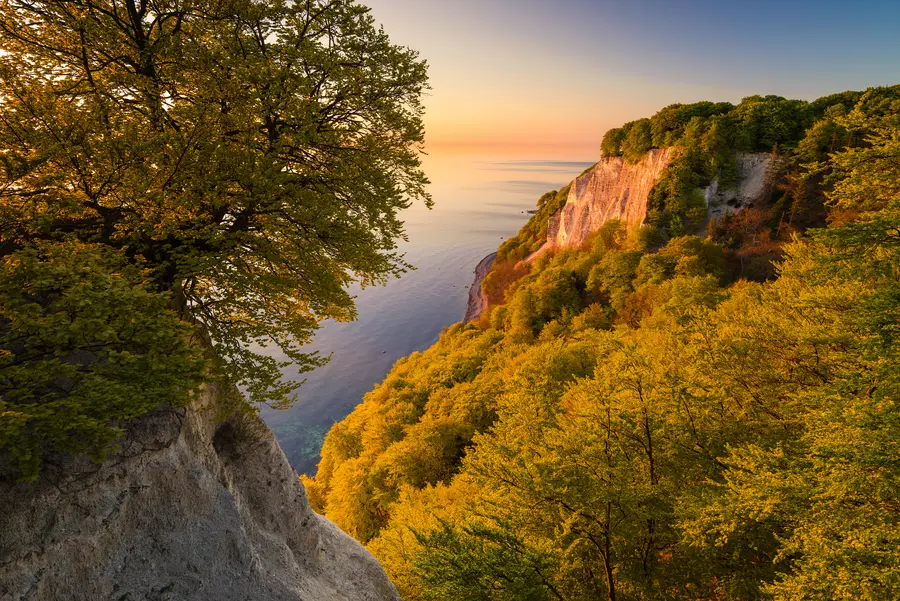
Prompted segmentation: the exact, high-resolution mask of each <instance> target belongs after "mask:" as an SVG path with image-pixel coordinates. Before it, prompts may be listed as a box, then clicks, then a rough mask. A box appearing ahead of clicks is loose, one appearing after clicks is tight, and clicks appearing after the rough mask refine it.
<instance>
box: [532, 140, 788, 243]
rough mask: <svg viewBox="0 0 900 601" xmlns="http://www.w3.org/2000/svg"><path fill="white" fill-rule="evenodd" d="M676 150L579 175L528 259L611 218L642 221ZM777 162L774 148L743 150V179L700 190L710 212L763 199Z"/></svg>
mask: <svg viewBox="0 0 900 601" xmlns="http://www.w3.org/2000/svg"><path fill="white" fill-rule="evenodd" d="M676 152H677V149H676V148H664V149H654V150H651V151H650V152H648V153H647V156H645V157H644V158H643V159H642V160H641V161H640V162H638V163H636V164H634V165H629V164H627V163H625V161H624V160H622V159H621V158H619V157H610V158H605V159H603V160H601V161H600V162H599V163H597V164H596V165H595V166H594V168H593V169H591V170H590V171H588V172H587V173H585V174H584V175H582V176H580V177H578V178H576V179H575V181H574V182H572V187H571V189H570V190H569V196H568V198H567V199H566V204H565V205H563V207H562V209H560V210H559V211H558V212H557V213H555V214H554V215H552V216H551V217H550V221H549V223H548V226H547V243H546V244H545V245H544V247H542V248H541V249H540V250H539V251H537V252H536V253H534V254H533V255H532V256H531V257H529V260H533V259H534V258H536V257H537V256H539V255H540V254H541V253H542V252H544V251H546V250H549V249H552V248H572V247H577V246H580V245H581V244H583V243H584V241H585V240H586V239H587V238H588V236H590V235H591V234H592V233H594V232H596V231H597V230H598V229H600V227H601V226H602V225H603V224H604V223H606V222H608V221H610V220H612V219H618V220H620V221H621V222H623V223H624V224H625V225H626V226H627V227H628V228H629V229H631V228H635V227H639V226H640V225H641V224H643V222H644V219H645V218H646V216H647V201H648V198H649V195H650V190H651V189H653V186H654V185H655V184H656V182H658V181H659V178H660V177H661V176H662V174H663V172H664V171H665V169H666V167H668V166H669V163H670V162H671V161H672V160H673V159H674V158H675V153H676ZM773 167H774V165H773V159H772V155H771V154H769V153H765V152H764V153H757V154H738V155H737V170H738V182H737V185H736V186H735V187H734V188H731V189H721V188H720V186H719V183H718V181H713V182H712V183H711V184H710V185H709V186H708V187H707V188H705V189H703V190H701V191H702V192H703V194H704V197H705V198H706V204H707V208H708V215H709V217H710V218H719V217H721V216H722V215H723V214H724V213H725V212H726V211H728V212H731V213H735V212H737V211H740V210H741V209H743V208H746V207H749V206H753V205H754V204H755V203H757V202H760V201H761V200H763V199H764V198H765V196H766V195H767V194H768V193H769V192H771V186H772V181H771V180H772V178H771V176H772V171H773Z"/></svg>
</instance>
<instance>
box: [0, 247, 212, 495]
mask: <svg viewBox="0 0 900 601" xmlns="http://www.w3.org/2000/svg"><path fill="white" fill-rule="evenodd" d="M144 276H145V274H144V273H142V272H141V271H140V270H138V269H136V268H135V267H133V266H127V265H125V263H124V261H123V260H120V259H118V258H117V257H116V256H115V255H113V253H111V252H109V251H108V250H103V249H101V248H100V247H95V246H91V245H86V244H78V243H71V244H57V243H45V244H42V245H39V246H31V247H26V248H25V249H23V250H21V251H18V252H16V253H14V254H11V255H7V256H6V257H5V258H4V260H3V262H2V264H0V417H2V421H0V449H5V450H6V451H7V452H8V453H9V454H10V456H11V458H12V460H13V464H14V467H15V468H16V469H17V471H18V473H19V475H20V478H21V479H25V480H30V479H34V478H36V477H37V475H38V473H39V470H40V467H41V463H42V458H43V454H44V452H45V451H47V450H55V451H62V452H66V453H70V454H73V455H82V454H85V455H88V456H90V457H91V458H92V459H94V460H95V461H102V460H103V459H105V458H106V457H107V455H108V453H109V452H110V450H111V446H112V444H113V442H114V441H115V439H116V438H118V437H119V436H120V435H121V434H122V429H121V427H120V424H121V422H123V421H125V420H129V419H133V418H136V417H138V416H141V415H144V414H146V413H148V412H149V411H151V410H152V409H154V408H156V407H159V406H160V405H172V406H176V407H181V406H184V405H186V404H187V403H188V402H189V401H191V400H192V398H193V397H194V394H195V392H196V391H197V389H198V386H199V385H200V384H201V382H203V380H204V376H203V374H204V372H205V361H204V359H203V357H202V356H201V353H202V351H201V350H200V348H199V346H198V345H196V344H191V343H190V340H189V338H190V336H191V333H192V330H191V328H190V327H189V326H188V325H186V324H184V323H183V322H181V321H179V319H178V317H177V315H176V314H175V313H174V312H172V311H169V310H168V302H169V298H168V296H169V295H168V294H160V293H154V292H149V291H147V290H146V289H145V287H144V282H143V279H142V278H143V277H144Z"/></svg>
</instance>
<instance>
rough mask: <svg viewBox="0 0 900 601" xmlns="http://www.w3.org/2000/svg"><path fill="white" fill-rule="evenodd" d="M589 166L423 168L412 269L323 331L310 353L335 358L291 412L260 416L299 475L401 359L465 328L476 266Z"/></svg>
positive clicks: (365, 295) (465, 161) (426, 162)
mask: <svg viewBox="0 0 900 601" xmlns="http://www.w3.org/2000/svg"><path fill="white" fill-rule="evenodd" d="M591 164H592V163H591V162H589V161H587V160H584V159H583V157H567V156H565V155H562V156H561V157H560V156H558V157H555V158H552V159H547V158H541V157H533V156H527V155H525V156H523V155H522V154H519V155H514V156H497V155H496V154H493V155H489V154H484V155H477V154H460V153H453V152H446V153H431V154H428V155H427V156H425V157H424V159H423V168H424V170H425V173H426V174H427V175H428V177H429V179H430V180H431V185H430V187H429V192H430V193H431V195H432V198H433V200H434V207H433V208H432V209H428V208H427V207H425V206H424V204H422V203H418V204H416V205H414V206H412V207H410V208H409V209H407V210H406V211H404V213H403V218H404V221H405V223H406V231H407V235H408V238H409V239H408V241H404V242H402V243H401V245H400V248H401V250H402V251H403V252H404V253H405V259H406V260H407V262H409V263H411V264H412V265H414V266H415V270H414V271H409V272H407V273H406V274H404V275H402V276H401V277H399V278H395V279H392V280H391V281H390V282H389V283H388V284H387V285H385V286H376V287H367V288H365V289H359V288H358V287H357V288H354V289H353V290H352V293H353V294H354V296H355V297H356V306H357V312H358V318H357V319H356V320H355V321H353V322H350V323H337V322H325V323H324V324H323V327H322V328H320V329H319V330H318V331H317V332H316V335H315V339H314V340H313V342H312V343H311V345H310V347H309V349H310V350H317V351H319V352H320V353H321V354H323V355H330V356H331V360H330V362H329V363H328V364H327V365H325V366H324V367H321V368H318V369H316V370H315V371H313V372H310V373H307V374H304V375H303V376H298V375H296V373H295V372H292V371H291V370H290V368H288V369H286V370H285V377H287V378H292V379H305V380H306V382H305V383H304V384H303V385H302V386H301V387H300V389H299V390H298V393H297V400H296V402H295V403H294V404H293V406H292V407H291V408H289V409H281V410H276V409H271V408H268V407H264V408H263V409H262V410H261V411H262V417H263V419H264V420H265V422H266V423H267V424H268V425H269V427H270V428H271V429H272V430H273V431H274V432H275V435H276V437H277V438H278V441H279V443H280V444H281V447H282V449H284V452H285V454H286V455H287V457H288V459H289V461H290V462H291V464H292V465H293V466H294V468H295V469H296V470H297V472H298V473H304V474H308V475H314V474H315V470H316V465H317V464H318V462H319V453H320V450H321V448H322V443H323V441H324V438H325V435H326V434H327V433H328V430H329V429H330V428H331V426H332V425H333V424H334V423H335V422H337V421H340V420H341V419H343V418H344V417H345V416H347V415H348V414H349V413H350V412H351V411H353V408H354V407H355V406H356V405H357V404H359V403H360V402H361V401H362V398H363V396H364V395H365V394H366V393H367V392H369V391H370V390H372V388H374V387H375V385H377V384H378V383H380V382H381V381H382V380H383V379H384V377H385V375H387V373H388V372H389V371H390V369H391V366H392V365H393V364H394V363H395V362H396V361H397V360H398V359H400V358H402V357H405V356H407V355H409V354H411V353H413V352H416V351H422V350H424V349H426V348H428V347H429V346H431V345H432V344H433V343H434V342H435V341H436V340H437V339H438V336H439V335H440V333H441V331H442V330H443V329H444V328H446V327H448V326H450V325H452V324H454V323H456V322H458V321H461V320H462V318H463V315H464V313H465V310H466V302H467V298H468V292H469V286H471V284H472V280H473V277H474V270H475V266H476V265H477V264H478V262H479V261H480V260H481V259H482V258H484V257H485V256H487V255H488V254H490V253H491V252H493V251H495V250H496V249H497V247H498V246H499V245H500V244H501V243H502V242H503V241H504V240H505V239H507V238H509V237H511V236H514V235H515V234H516V232H517V231H518V230H519V228H521V227H522V226H523V225H524V224H525V223H526V222H527V221H528V219H529V217H530V215H529V213H528V211H529V210H533V209H534V208H535V206H536V203H537V200H538V198H540V196H541V195H542V194H544V193H545V192H549V191H552V190H558V189H560V188H562V187H563V186H565V185H566V184H567V183H569V182H570V181H572V179H573V178H575V177H576V176H577V175H578V174H580V173H581V172H582V171H584V170H585V169H586V168H588V167H590V166H591Z"/></svg>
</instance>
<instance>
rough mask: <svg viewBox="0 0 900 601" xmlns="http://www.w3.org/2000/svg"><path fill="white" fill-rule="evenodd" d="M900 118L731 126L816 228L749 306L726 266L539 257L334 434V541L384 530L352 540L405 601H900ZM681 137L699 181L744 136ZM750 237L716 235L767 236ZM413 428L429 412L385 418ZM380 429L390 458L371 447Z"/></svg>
mask: <svg viewBox="0 0 900 601" xmlns="http://www.w3.org/2000/svg"><path fill="white" fill-rule="evenodd" d="M893 94H894V92H893V90H890V89H889V90H876V91H875V92H874V93H871V94H870V93H869V92H867V93H865V94H861V95H858V96H857V95H853V94H847V95H841V96H840V97H831V98H829V99H826V100H824V101H822V102H817V103H811V104H810V105H808V106H807V105H805V104H802V105H801V104H797V103H793V102H788V101H785V102H782V101H781V100H779V99H777V98H751V99H747V100H745V102H744V103H742V105H741V106H742V107H743V108H741V109H740V110H741V115H743V116H746V122H743V124H742V125H741V126H740V127H742V128H746V129H747V131H749V130H751V129H752V130H753V132H755V133H754V134H753V135H754V136H757V139H766V140H771V139H774V138H771V137H770V138H765V137H766V136H774V137H778V136H793V139H794V140H795V142H796V141H799V140H802V142H799V144H800V145H799V146H798V147H797V155H796V156H798V157H799V156H800V155H803V156H804V157H805V158H804V159H803V160H809V161H810V163H808V164H806V165H804V166H799V165H797V164H793V166H792V167H791V168H792V169H797V170H798V171H797V173H803V174H807V175H809V177H808V178H807V181H806V184H807V186H808V188H809V190H808V192H809V193H810V194H819V195H822V196H824V197H826V199H827V203H828V204H827V207H828V209H827V210H828V217H829V219H830V221H831V223H832V225H831V226H830V227H827V228H821V229H810V230H808V233H807V235H806V236H805V237H800V236H796V235H795V236H794V237H793V238H792V239H791V241H790V242H789V243H787V244H786V245H785V246H784V247H783V248H782V249H781V250H782V252H783V256H784V259H783V261H782V262H780V263H779V265H778V267H777V275H778V277H777V278H775V279H772V280H770V281H766V282H763V283H752V282H747V281H744V280H737V281H735V280H734V278H733V276H734V272H732V271H731V269H730V268H731V266H730V264H729V262H728V259H729V256H730V255H729V253H730V252H733V249H731V248H726V247H725V246H724V245H723V244H720V243H718V242H715V241H714V240H711V239H704V238H701V237H698V236H692V235H687V236H679V237H670V238H669V240H668V242H667V243H664V244H662V243H661V242H659V241H656V242H654V243H652V244H651V243H649V242H648V240H647V239H643V240H641V239H640V237H639V236H637V235H633V236H630V237H625V236H623V235H622V232H621V230H620V229H619V226H618V224H616V225H614V226H611V227H610V228H609V229H607V230H605V231H602V232H598V233H597V235H596V236H595V238H594V239H592V240H590V241H588V243H586V244H585V245H583V247H582V248H580V249H568V250H560V251H555V252H554V251H550V252H546V253H543V254H542V255H541V256H540V257H539V258H537V259H536V260H534V261H532V262H531V263H530V264H529V265H528V269H527V272H525V273H523V274H522V275H520V276H519V277H518V279H516V280H515V281H513V282H512V283H510V284H509V286H508V288H507V290H506V296H507V299H506V300H507V301H508V302H507V303H506V304H505V305H502V306H495V307H491V308H490V309H489V314H488V315H487V316H486V318H485V320H484V321H483V322H482V323H481V324H480V326H479V327H476V326H474V325H469V326H465V327H462V326H456V327H454V328H452V329H451V330H450V331H448V332H447V333H446V334H445V335H444V336H443V337H442V338H441V340H440V342H439V343H438V344H437V345H436V346H435V347H433V348H432V349H429V351H427V352H426V353H425V354H423V355H421V356H415V357H414V358H412V359H410V360H409V361H406V362H401V363H399V364H398V365H397V366H396V367H395V369H394V371H393V372H392V373H391V375H390V376H389V377H388V379H387V380H386V382H385V384H384V385H382V387H380V388H379V389H377V390H376V391H375V392H373V393H372V394H370V395H369V396H368V397H367V399H366V403H364V405H363V407H362V408H360V409H358V410H357V411H356V412H354V414H353V415H351V416H350V417H349V418H348V419H347V420H346V421H345V422H343V423H342V424H339V425H337V426H336V427H335V429H334V430H333V431H332V434H330V435H329V440H328V441H327V442H326V450H325V459H324V460H323V473H322V474H321V475H320V476H318V477H317V479H316V481H315V482H314V483H313V485H314V486H316V487H318V488H317V489H316V490H317V491H319V492H322V498H323V504H324V509H325V511H326V515H328V516H329V517H332V518H333V519H336V520H338V521H339V523H341V522H340V520H342V519H345V515H346V513H345V512H346V510H345V509H344V508H345V507H346V506H347V504H348V499H349V500H352V501H353V502H354V503H356V504H355V505H354V506H353V507H354V510H355V511H357V512H358V513H357V514H355V517H354V519H355V520H357V521H358V522H359V523H372V524H374V527H370V528H368V529H367V530H365V532H364V536H360V539H361V540H364V541H367V542H368V544H369V546H370V549H372V551H373V552H374V553H375V554H376V556H377V557H378V558H379V559H380V560H381V561H382V563H383V565H384V566H385V567H386V569H387V571H388V573H389V574H390V575H391V577H392V579H394V581H395V582H396V583H397V584H398V586H399V588H400V591H401V593H402V595H403V596H404V598H405V599H409V600H412V601H417V600H424V599H436V600H437V599H440V600H443V599H447V600H449V599H473V600H474V599H477V600H489V599H519V598H523V599H557V600H559V601H582V600H585V601H586V600H588V599H598V598H602V599H610V600H613V601H615V600H622V599H625V600H628V601H656V600H659V599H667V600H684V601H688V600H691V601H693V600H697V599H703V600H710V601H712V600H717V599H734V600H738V601H756V600H759V599H774V600H778V601H826V600H828V601H833V600H841V601H851V600H853V601H856V600H863V601H888V600H891V599H895V598H897V597H898V596H900V579H898V576H897V575H898V574H900V551H898V549H900V534H898V533H900V517H898V512H897V511H896V509H897V507H898V506H900V493H898V491H900V462H898V461H897V458H898V447H897V441H898V440H900V419H898V417H897V415H898V412H897V398H898V396H900V377H898V374H900V365H898V359H897V358H898V357H900V352H898V351H900V349H898V348H897V343H898V340H900V310H898V306H900V284H898V282H900V268H898V265H900V234H898V232H900V189H898V187H897V181H900V137H898V134H897V132H898V131H900V128H898V127H897V125H898V121H897V115H898V114H900V104H896V108H892V107H894V106H895V103H896V99H895V98H894V96H893ZM843 102H846V103H849V104H850V105H852V106H850V107H849V108H847V106H845V104H842V103H843ZM854 103H855V104H854ZM834 107H838V108H834ZM841 107H843V108H841ZM739 108H740V107H739ZM709 110H712V109H709ZM734 110H735V111H736V110H738V109H737V108H735V109H734ZM728 112H730V110H729V109H725V110H724V112H720V113H716V114H715V115H713V117H712V119H716V118H718V117H721V116H723V115H725V113H728ZM801 117H802V118H807V117H808V118H809V119H810V121H809V123H808V125H809V126H811V127H809V128H808V129H807V130H806V133H805V134H804V135H803V136H799V137H798V136H796V135H795V133H794V132H792V131H791V130H790V127H787V125H789V124H790V122H792V120H793V119H800V118H801ZM673 122H674V121H673ZM823 122H825V123H826V125H819V124H821V123H823ZM682 123H683V128H682V130H680V133H679V136H681V137H683V138H690V139H696V140H699V142H698V144H699V146H698V148H700V150H701V152H702V153H704V154H705V156H706V158H709V156H710V155H715V154H716V153H718V152H720V151H721V149H722V148H728V145H729V144H731V143H732V142H729V141H728V140H733V139H736V138H730V137H729V136H732V135H734V136H739V135H744V134H741V129H740V128H738V127H737V126H735V128H734V129H732V130H731V132H732V133H727V131H726V133H723V132H722V131H719V132H714V134H712V135H711V134H710V131H711V130H712V129H713V125H709V127H706V125H704V124H703V122H702V117H698V116H697V115H693V116H691V118H690V119H684V120H683V121H682ZM652 125H653V123H652V121H651V131H652ZM727 125H728V124H727V123H723V127H726V126H727ZM783 126H784V127H783ZM671 127H673V128H674V127H675V126H671ZM716 127H718V126H716ZM785 128H786V129H785ZM669 131H674V129H665V128H658V132H662V133H660V135H664V133H666V132H669ZM658 132H657V133H658ZM785 132H787V133H785ZM823 132H825V133H823ZM828 132H831V133H834V132H839V133H840V136H839V138H840V139H839V140H838V141H837V144H838V146H835V147H834V148H830V147H827V148H826V147H825V146H823V144H825V145H828V144H831V142H830V141H828V140H827V138H828V135H826V133H828ZM654 135H655V134H654ZM829 135H830V134H829ZM779 139H780V140H782V141H783V140H784V138H783V137H782V138H779ZM832 139H834V136H832ZM723 140H724V142H723ZM766 143H768V141H767V142H766ZM778 143H779V144H780V143H781V142H778ZM723 145H724V146H723ZM790 152H791V153H792V152H793V151H790ZM701 156H702V155H701ZM791 156H794V155H791ZM685 161H688V159H685ZM695 166H696V167H697V168H698V169H699V168H700V167H703V161H701V160H699V159H698V160H697V163H696V165H695ZM708 166H709V164H707V165H706V167H704V168H707V167H708ZM685 172H686V173H692V174H695V173H697V171H694V170H693V166H692V165H691V164H690V163H687V167H686V168H685ZM707 173H710V172H707ZM720 173H721V171H720ZM670 183H671V182H670ZM676 191H677V188H676ZM672 197H674V195H672ZM667 198H669V197H667ZM760 215H762V213H761V212H759V213H753V211H751V210H745V211H742V213H741V214H739V216H735V217H734V222H733V224H732V225H731V226H729V227H732V228H734V227H737V225H735V224H739V223H744V224H745V225H746V226H747V227H748V231H755V232H757V233H758V232H759V229H758V226H755V225H754V226H753V227H750V226H751V225H752V224H753V223H754V220H759V219H764V218H763V217H760ZM676 216H677V215H676ZM740 220H744V221H743V222H741V221H740ZM754 228H755V229H754ZM646 229H647V232H649V233H653V232H654V231H655V230H653V229H650V228H646ZM671 233H672V232H671V231H670V234H671ZM647 237H648V238H649V236H647ZM763 242H765V241H758V243H760V244H762V243H763ZM742 258H743V257H742ZM482 328H483V329H482ZM476 341H481V342H476ZM488 341H489V343H488ZM473 345H475V346H474V347H473ZM451 357H453V360H452V361H448V359H449V358H451ZM426 358H427V360H425V359H426ZM467 370H468V371H467ZM466 374H467V375H466ZM398 379H402V380H403V381H404V382H407V381H408V382H415V384H414V385H413V386H408V385H406V384H404V385H400V384H399V382H398ZM426 383H427V384H426ZM413 391H415V394H414V395H413V397H414V399H415V400H414V401H413V400H409V401H407V400H406V399H409V398H410V397H409V395H410V394H412V393H413ZM405 402H411V403H414V404H415V406H416V407H423V408H424V409H423V410H421V411H419V410H418V409H417V410H414V411H413V410H408V411H404V412H400V413H394V412H395V407H397V406H399V405H400V404H402V403H405ZM471 406H476V407H489V410H487V411H485V412H484V413H480V414H479V415H483V416H485V417H486V418H485V419H484V420H483V421H480V422H479V423H478V424H477V425H474V422H472V423H473V426H472V427H470V428H463V427H460V428H459V429H457V430H452V429H447V430H441V429H440V428H436V427H435V424H438V423H443V422H442V421H441V420H442V419H443V416H444V415H446V411H447V410H448V409H449V410H450V412H451V414H453V413H455V412H459V411H460V410H461V408H469V407H471ZM468 410H469V409H467V410H466V411H468ZM378 415H382V416H384V418H385V419H384V420H383V421H382V422H380V424H381V425H379V426H378V428H385V429H386V430H387V431H389V432H395V433H397V434H395V435H394V436H395V438H396V439H398V440H402V441H403V442H402V444H397V443H394V444H391V445H387V446H385V445H384V444H383V443H382V442H381V441H382V440H383V436H382V435H372V434H370V432H372V431H373V430H375V427H374V426H373V425H372V424H375V423H379V422H378V420H379V419H381V418H378V417H376V416H378ZM388 416H390V417H388ZM436 431H440V432H445V431H455V432H461V431H464V432H465V435H463V436H460V435H456V437H455V438H454V437H453V436H451V435H448V434H441V435H435V434H434V432H436ZM350 432H353V433H354V434H353V435H352V436H350V435H349V433H350ZM413 439H415V440H413ZM348 441H349V442H348ZM435 441H441V442H440V443H439V444H436V443H435ZM448 441H450V442H448ZM454 441H456V442H454ZM446 449H453V451H452V452H447V451H446ZM394 450H396V451H397V452H396V453H395V452H394ZM398 453H399V454H398ZM404 454H406V456H404ZM370 455H371V456H372V457H374V458H372V459H368V458H367V459H365V460H362V459H361V458H363V457H369V456H370ZM345 457H346V458H345ZM382 462H383V463H382ZM419 464H421V465H422V466H423V468H425V469H427V470H428V471H429V472H431V473H439V474H440V476H439V477H431V478H430V479H419V480H416V479H415V477H414V476H413V475H412V474H411V473H408V472H407V471H404V475H403V477H402V482H400V483H399V484H398V486H399V489H397V490H396V491H395V492H391V493H389V494H385V493H380V494H381V495H382V496H379V490H380V489H378V484H377V482H379V478H381V477H382V476H380V475H379V474H380V473H381V472H382V471H383V470H385V469H389V468H387V467H378V466H392V465H398V466H413V465H419ZM426 466H427V467H426ZM438 466H442V470H441V469H438ZM379 470H381V471H379ZM403 470H408V467H403V468H402V470H401V471H403ZM352 483H356V484H355V485H356V486H357V488H355V489H354V488H353V486H351V484H352ZM370 483H371V484H370ZM369 487H371V490H370V489H369ZM384 499H388V502H387V503H384V502H383V500H384Z"/></svg>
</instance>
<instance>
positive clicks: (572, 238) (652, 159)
mask: <svg viewBox="0 0 900 601" xmlns="http://www.w3.org/2000/svg"><path fill="white" fill-rule="evenodd" d="M674 152H675V149H674V148H664V149H661V150H651V151H650V152H648V153H647V156H645V157H644V158H643V159H642V160H641V161H640V162H638V163H636V164H634V165H629V164H627V163H625V161H624V160H623V159H621V158H618V157H610V158H606V159H603V160H601V161H600V162H599V163H597V164H596V165H595V166H594V168H593V169H591V170H590V171H588V172H587V173H585V174H584V175H582V176H580V177H578V178H576V179H575V181H574V182H572V187H571V188H570V190H569V197H568V198H567V199H566V204H565V205H564V206H563V208H562V210H560V211H559V213H557V214H556V215H554V216H553V217H552V218H551V222H550V224H549V225H548V228H547V242H548V243H549V244H550V246H552V247H559V248H564V247H576V246H580V245H581V244H582V243H583V242H584V241H585V240H586V239H587V237H588V236H590V235H591V234H592V233H593V232H596V231H597V230H598V229H600V226H602V225H603V224H604V223H606V222H607V221H609V220H611V219H619V220H620V221H622V222H623V223H625V224H627V226H628V227H637V226H640V225H641V223H643V221H644V217H646V215H647V198H648V196H649V195H650V190H651V189H652V188H653V186H654V185H655V184H656V182H657V181H659V177H660V175H662V172H663V171H664V170H665V168H666V167H668V166H669V162H670V161H671V160H672V158H673V154H674Z"/></svg>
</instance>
